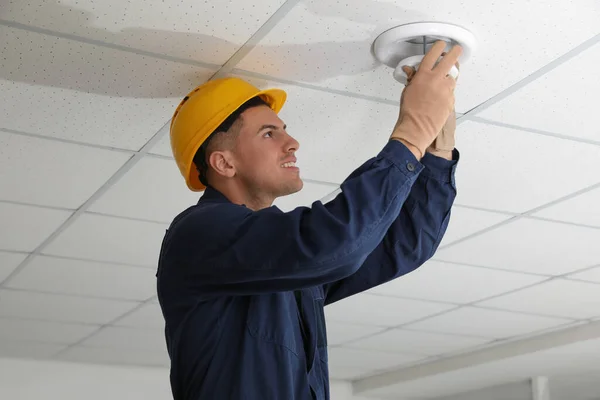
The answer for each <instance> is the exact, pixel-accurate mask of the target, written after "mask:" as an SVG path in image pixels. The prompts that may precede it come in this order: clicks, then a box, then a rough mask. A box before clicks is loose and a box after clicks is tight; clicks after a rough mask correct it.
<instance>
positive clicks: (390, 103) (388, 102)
mask: <svg viewBox="0 0 600 400" xmlns="http://www.w3.org/2000/svg"><path fill="white" fill-rule="evenodd" d="M371 100H373V99H371ZM387 103H388V104H391V103H390V102H389V101H387ZM144 155H145V153H144Z"/></svg>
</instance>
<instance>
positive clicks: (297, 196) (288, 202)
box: [273, 182, 338, 212]
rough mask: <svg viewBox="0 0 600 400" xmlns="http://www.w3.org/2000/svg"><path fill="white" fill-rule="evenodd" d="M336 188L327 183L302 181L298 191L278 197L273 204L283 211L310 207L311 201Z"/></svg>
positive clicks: (319, 198)
mask: <svg viewBox="0 0 600 400" xmlns="http://www.w3.org/2000/svg"><path fill="white" fill-rule="evenodd" d="M337 188H338V187H337V186H333V185H329V184H323V183H317V182H304V187H303V188H302V190H301V191H300V192H298V193H294V194H291V195H288V196H285V197H280V198H278V199H277V200H275V202H274V203H273V204H274V205H275V206H277V207H278V208H280V209H281V210H282V211H284V212H287V211H291V210H293V209H294V208H296V207H301V206H304V207H311V206H312V203H314V202H315V201H317V200H321V199H322V198H324V197H325V196H327V195H329V194H331V193H333V192H334V191H335V190H336V189H337Z"/></svg>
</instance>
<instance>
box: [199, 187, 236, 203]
mask: <svg viewBox="0 0 600 400" xmlns="http://www.w3.org/2000/svg"><path fill="white" fill-rule="evenodd" d="M206 202H210V203H231V201H229V199H228V198H227V197H225V195H224V194H223V193H221V192H219V191H218V190H217V189H215V188H213V187H212V186H207V187H206V189H205V190H204V194H203V195H202V196H201V197H200V200H198V204H200V203H206Z"/></svg>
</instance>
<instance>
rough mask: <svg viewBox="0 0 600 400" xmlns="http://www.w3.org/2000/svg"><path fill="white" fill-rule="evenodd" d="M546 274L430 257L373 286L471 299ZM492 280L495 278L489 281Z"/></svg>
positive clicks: (454, 300) (393, 293) (424, 296)
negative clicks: (425, 261)
mask: <svg viewBox="0 0 600 400" xmlns="http://www.w3.org/2000/svg"><path fill="white" fill-rule="evenodd" d="M544 279H546V278H544V277H540V276H534V275H526V274H520V273H515V272H506V271H498V270H493V269H489V268H480V267H469V266H464V265H456V264H449V263H443V262H438V261H429V262H427V263H426V264H424V265H423V266H421V267H420V268H418V269H417V270H415V271H413V272H411V273H409V274H407V275H404V276H401V277H399V278H398V279H395V280H393V281H391V282H388V283H385V284H383V285H381V286H378V287H375V288H373V289H371V290H370V292H371V293H378V294H383V295H387V296H398V297H410V298H415V299H424V300H433V301H443V302H447V303H462V304H464V303H471V302H474V301H478V300H482V299H484V298H488V297H491V296H494V295H497V294H501V293H505V292H508V291H511V290H515V289H518V288H522V287H525V286H528V285H532V284H534V283H538V282H541V281H543V280H544ZM490 282H494V284H493V285H490Z"/></svg>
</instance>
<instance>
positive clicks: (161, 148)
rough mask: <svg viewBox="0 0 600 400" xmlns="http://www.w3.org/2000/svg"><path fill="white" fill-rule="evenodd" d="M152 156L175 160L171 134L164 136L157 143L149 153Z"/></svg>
mask: <svg viewBox="0 0 600 400" xmlns="http://www.w3.org/2000/svg"><path fill="white" fill-rule="evenodd" d="M149 153H150V154H157V155H160V156H163V157H169V159H171V160H173V151H172V150H171V137H170V136H169V134H168V133H167V134H165V135H162V138H161V139H160V140H159V141H158V142H156V144H155V145H154V146H152V148H151V149H150V151H149Z"/></svg>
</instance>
